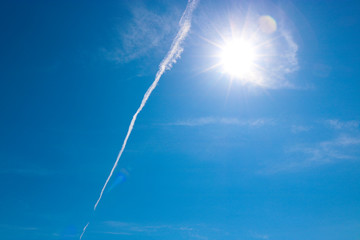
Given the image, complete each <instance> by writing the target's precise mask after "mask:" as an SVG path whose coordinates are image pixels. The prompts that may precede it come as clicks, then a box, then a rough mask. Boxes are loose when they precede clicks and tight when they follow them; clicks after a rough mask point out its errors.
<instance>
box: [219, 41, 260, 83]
mask: <svg viewBox="0 0 360 240" xmlns="http://www.w3.org/2000/svg"><path fill="white" fill-rule="evenodd" d="M220 59H221V60H220V64H221V65H222V68H223V71H224V72H225V73H227V74H229V75H231V76H232V77H234V78H238V79H243V80H246V78H249V77H250V75H251V74H252V73H253V72H254V71H255V62H256V59H257V56H256V51H255V47H254V46H253V44H252V43H251V42H250V41H246V40H243V39H233V40H231V41H228V42H227V43H225V44H224V46H223V47H221V53H220Z"/></svg>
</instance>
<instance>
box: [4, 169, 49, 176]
mask: <svg viewBox="0 0 360 240" xmlns="http://www.w3.org/2000/svg"><path fill="white" fill-rule="evenodd" d="M0 174H12V175H21V176H29V177H30V176H39V177H45V176H50V175H53V174H54V172H53V171H50V170H48V169H44V168H0Z"/></svg>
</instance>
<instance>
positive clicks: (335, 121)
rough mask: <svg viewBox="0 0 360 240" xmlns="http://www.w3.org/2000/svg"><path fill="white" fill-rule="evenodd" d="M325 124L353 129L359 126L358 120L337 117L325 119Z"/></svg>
mask: <svg viewBox="0 0 360 240" xmlns="http://www.w3.org/2000/svg"><path fill="white" fill-rule="evenodd" d="M325 124H327V125H328V126H330V127H331V128H334V129H337V130H342V129H355V128H359V125H360V121H356V120H351V121H341V120H338V119H328V120H325Z"/></svg>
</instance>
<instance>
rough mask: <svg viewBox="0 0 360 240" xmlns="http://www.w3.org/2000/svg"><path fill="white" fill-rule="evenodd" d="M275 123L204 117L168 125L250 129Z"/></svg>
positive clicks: (266, 120)
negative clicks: (233, 126)
mask: <svg viewBox="0 0 360 240" xmlns="http://www.w3.org/2000/svg"><path fill="white" fill-rule="evenodd" d="M273 123H274V121H273V120H271V119H254V120H240V119H238V118H217V117H202V118H194V119H188V120H181V121H177V122H173V123H168V124H166V125H170V126H185V127H198V126H205V125H215V124H221V125H238V126H244V127H245V126H248V127H261V126H264V125H266V124H273Z"/></svg>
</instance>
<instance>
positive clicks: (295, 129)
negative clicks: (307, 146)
mask: <svg viewBox="0 0 360 240" xmlns="http://www.w3.org/2000/svg"><path fill="white" fill-rule="evenodd" d="M310 129H311V127H309V126H302V125H292V126H291V132H292V133H295V134H296V133H301V132H308V131H310Z"/></svg>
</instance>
